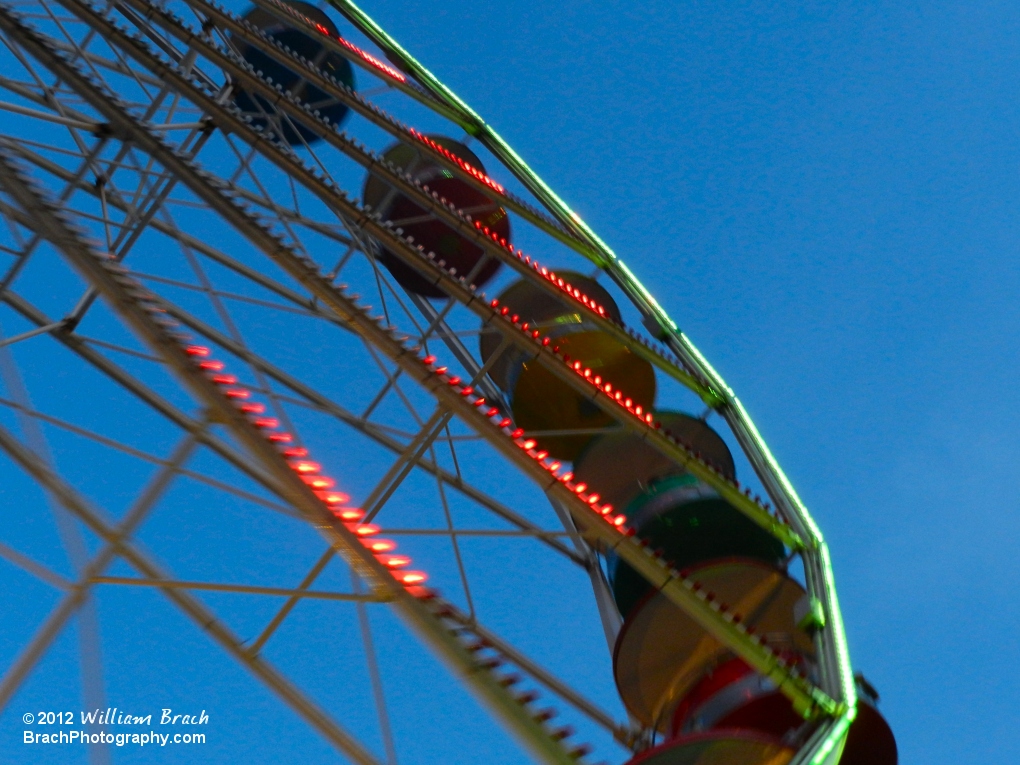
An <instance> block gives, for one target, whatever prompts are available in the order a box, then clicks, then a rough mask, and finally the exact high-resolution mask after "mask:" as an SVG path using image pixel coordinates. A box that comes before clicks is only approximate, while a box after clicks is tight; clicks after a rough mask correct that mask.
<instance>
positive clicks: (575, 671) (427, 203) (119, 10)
mask: <svg viewBox="0 0 1020 765" xmlns="http://www.w3.org/2000/svg"><path fill="white" fill-rule="evenodd" d="M0 39H2V40H3V43H4V47H3V50H2V54H0V55H2V56H3V63H2V65H0V88H2V91H3V93H2V96H0V110H2V111H3V116H2V123H0V124H2V127H0V217H2V220H3V224H2V234H0V330H2V335H0V381H2V383H0V391H2V398H0V475H2V476H3V481H4V489H3V491H4V494H0V497H4V499H3V500H2V505H0V506H2V508H3V512H4V515H5V519H6V520H5V528H6V529H8V531H5V534H6V535H7V536H5V537H0V566H2V568H0V570H2V571H3V572H4V573H3V576H4V578H5V583H6V584H5V595H4V599H5V601H6V603H5V606H6V608H5V610H6V611H8V612H9V613H17V614H19V620H18V622H19V625H21V626H18V627H17V628H16V629H15V628H13V627H12V629H11V631H10V633H9V634H10V635H12V636H13V637H12V638H11V639H10V640H8V642H7V643H6V644H5V649H4V650H5V651H6V653H5V665H4V667H5V668H4V670H3V676H2V679H0V711H2V713H3V715H5V716H6V717H7V718H8V719H9V718H10V715H11V714H13V713H15V712H16V713H17V715H18V716H19V717H20V714H21V711H23V710H21V707H20V706H17V705H15V703H14V701H15V700H20V701H24V700H25V699H35V698H37V697H38V692H37V691H34V690H33V682H36V683H37V684H38V683H39V682H41V681H39V680H38V678H39V676H40V673H43V674H44V677H49V676H48V675H45V673H46V672H48V671H50V670H48V669H47V667H51V666H56V667H63V666H65V665H68V666H70V665H69V664H67V662H71V664H73V665H74V666H75V667H76V670H75V671H76V672H78V676H79V677H80V680H76V681H75V682H74V683H72V684H71V685H72V686H73V689H74V690H73V693H74V694H75V697H76V698H80V699H81V704H80V706H82V707H83V708H89V709H91V708H96V709H107V708H109V707H110V706H111V704H109V703H108V702H113V701H114V699H113V690H112V689H111V685H112V686H117V687H121V688H124V687H128V686H129V685H130V684H127V685H126V684H125V681H123V678H124V677H125V676H130V677H133V678H138V677H143V676H144V677H148V675H146V674H145V673H147V672H151V673H153V674H152V676H151V678H150V680H148V681H146V682H151V683H160V682H163V683H165V682H168V681H167V679H166V677H165V675H161V674H159V673H160V671H161V670H160V669H159V667H158V665H160V664H164V665H165V666H166V667H170V668H171V669H170V670H166V669H164V670H162V671H163V672H164V673H165V672H171V673H172V672H176V670H174V669H173V668H174V667H176V666H178V665H177V664H175V657H178V656H184V655H188V656H189V657H190V656H192V654H191V653H190V652H196V653H194V656H201V661H202V662H203V663H202V665H201V666H202V670H201V672H200V673H199V674H203V675H206V676H207V677H208V678H209V679H210V682H220V680H221V678H226V679H223V680H222V682H224V683H235V684H237V686H236V687H238V688H250V687H252V686H251V685H243V684H241V681H239V680H237V677H236V675H237V670H238V668H240V670H242V672H241V674H242V675H244V674H245V673H247V674H246V675H245V678H246V679H245V681H244V682H246V683H251V684H254V686H257V688H258V689H260V690H259V692H264V693H265V698H263V697H261V696H260V697H257V698H256V696H255V695H254V693H255V692H254V691H252V694H253V695H252V696H251V697H250V698H248V697H245V696H244V695H243V694H242V695H241V696H239V697H238V698H236V699H234V700H233V702H231V707H232V710H233V712H232V713H234V714H236V715H237V716H238V717H240V716H242V715H243V714H244V710H245V709H246V708H248V707H249V706H258V708H259V709H263V708H265V706H264V705H266V704H268V703H270V702H268V701H266V699H271V700H272V702H271V703H272V704H275V705H277V706H278V707H279V709H281V710H284V711H285V713H286V714H287V715H290V716H291V717H293V719H295V720H300V721H301V723H302V724H303V725H305V726H306V727H307V730H309V731H311V732H314V734H316V736H318V737H319V739H318V740H320V741H321V742H324V743H325V744H326V745H328V746H329V747H332V749H333V750H335V753H336V754H337V755H338V756H339V758H340V759H341V760H342V761H350V762H356V763H395V762H397V761H398V759H399V761H402V762H408V761H415V762H439V761H442V762H455V761H464V762H478V761H493V760H495V761H503V760H502V759H500V757H502V756H503V755H502V754H497V753H495V752H494V751H493V750H491V749H489V750H487V749H486V747H487V746H491V743H486V742H491V741H492V740H495V739H491V738H488V737H489V736H490V735H491V736H502V735H503V732H505V733H508V734H509V738H512V739H513V740H514V741H515V742H517V745H519V746H520V748H521V749H520V751H521V753H522V754H518V755H514V754H511V755H506V756H507V757H509V759H507V760H506V761H508V762H509V761H519V759H520V757H522V756H525V757H530V758H531V759H532V760H533V761H536V762H542V763H562V764H567V763H575V762H596V761H603V762H612V763H632V764H633V765H695V764H696V765H786V763H796V765H809V764H810V765H823V764H827V765H836V763H840V762H842V763H844V765H893V764H894V763H895V762H896V745H895V742H894V739H893V736H892V733H891V731H890V730H889V727H888V725H887V724H886V723H885V721H884V720H883V718H882V716H881V715H880V713H879V712H878V710H877V701H878V697H877V693H876V692H875V690H874V689H873V688H872V687H871V685H870V684H869V683H868V682H867V681H866V680H865V679H864V678H863V676H861V675H860V674H858V673H856V672H855V670H854V668H853V667H852V666H851V663H850V657H849V653H848V650H847V644H846V637H845V634H844V627H843V623H842V619H841V615H840V609H839V603H838V600H837V597H836V589H835V582H834V577H833V572H832V569H831V565H830V561H829V554H828V550H827V548H826V545H825V542H824V539H823V537H822V534H821V532H820V530H819V529H818V527H817V526H816V525H815V523H814V522H813V521H812V518H811V516H810V515H809V513H808V511H807V510H806V508H805V507H804V506H803V504H802V503H801V502H800V500H799V499H798V497H797V494H796V492H795V491H794V489H793V487H792V486H791V484H790V483H789V481H788V480H787V479H786V477H785V476H784V474H783V472H782V471H781V469H780V468H779V466H778V464H777V463H776V461H775V459H774V458H773V457H772V455H771V454H770V452H769V450H768V448H767V446H766V445H765V442H764V441H763V440H762V438H761V436H760V435H759V433H758V432H757V430H756V429H755V427H754V425H753V423H752V422H751V421H750V419H749V418H748V416H747V414H746V412H745V411H744V409H743V407H742V405H741V404H740V401H739V399H737V398H736V396H735V395H734V394H733V392H732V391H731V390H730V389H729V388H728V387H727V385H726V383H725V382H724V381H723V380H722V379H721V378H720V376H719V375H718V374H717V373H716V371H715V370H714V369H713V368H712V366H711V365H710V364H709V362H708V361H707V360H706V359H705V358H704V357H703V356H702V355H701V354H700V353H699V352H698V350H697V348H696V347H695V346H694V345H693V344H692V343H691V341H690V340H689V339H688V338H687V337H686V336H685V335H684V334H683V333H682V332H680V331H679V330H678V328H677V326H676V324H675V323H674V322H673V321H672V320H671V319H670V318H669V316H667V315H666V313H665V312H664V311H663V309H662V308H661V307H660V306H659V305H658V304H657V303H656V302H655V300H654V299H653V298H652V296H651V294H650V292H649V291H648V290H647V289H646V288H645V287H644V286H642V284H640V283H639V281H638V280H637V279H636V278H635V277H634V276H633V274H632V273H631V272H630V271H629V270H628V269H627V267H626V266H625V265H624V263H623V262H622V261H621V260H620V259H619V258H618V257H617V256H616V255H615V254H614V253H613V251H612V250H611V249H610V248H609V247H608V246H607V245H606V244H605V243H604V242H603V241H602V240H601V239H600V238H599V237H598V236H597V235H596V234H595V233H594V232H593V231H592V230H591V229H590V228H589V227H588V226H587V225H586V224H585V223H584V222H583V221H582V220H581V218H580V217H579V216H578V215H576V214H575V213H574V212H572V211H571V210H570V209H569V207H568V206H567V205H566V204H565V203H564V202H563V201H562V200H560V199H559V198H558V197H557V196H556V194H555V193H554V192H553V191H552V190H551V189H550V188H549V187H548V186H546V185H545V183H543V181H542V180H541V179H540V178H539V177H538V176H537V175H536V174H535V173H534V172H533V171H532V170H531V169H530V168H529V167H528V166H527V165H526V164H525V162H524V161H523V160H522V159H521V158H520V157H519V156H518V155H517V154H515V153H514V151H513V150H512V149H511V148H510V147H509V146H508V145H507V144H506V143H505V142H504V141H503V140H502V139H501V138H500V137H499V135H498V134H497V133H496V132H495V131H494V130H493V129H492V128H491V127H490V126H489V125H487V124H486V123H485V122H484V120H483V119H482V118H481V117H480V116H479V115H477V114H476V113H475V112H474V111H472V110H471V108H470V107H469V106H467V105H466V104H465V103H464V102H463V101H461V100H460V99H459V98H458V97H457V96H456V95H454V94H453V93H452V92H451V91H450V90H449V89H448V88H446V87H445V86H444V85H443V84H442V83H441V82H440V81H439V80H437V79H436V78H435V77H434V76H433V75H432V74H431V73H430V72H429V71H428V70H427V69H425V68H424V67H423V66H422V65H421V64H420V63H418V61H416V60H415V59H414V58H413V57H412V55H411V54H410V53H408V52H407V51H406V50H405V49H404V48H402V47H401V46H400V45H399V44H398V43H397V42H396V41H395V40H393V39H392V38H391V37H390V36H388V35H387V34H386V32H385V31H383V30H382V29H381V28H380V27H379V26H378V25H377V24H376V23H375V22H374V21H373V20H372V19H371V18H369V16H367V15H366V14H365V13H364V12H363V11H362V10H360V9H359V8H358V7H356V6H355V5H354V4H353V3H351V2H348V1H347V0H328V2H327V3H325V4H323V5H322V6H320V7H317V6H313V5H310V4H307V3H304V2H298V1H297V0H291V1H290V2H284V1H283V0H254V5H253V6H251V5H249V6H247V7H238V8H236V9H233V10H231V9H226V8H224V7H222V6H220V5H218V4H216V3H215V2H212V1H211V0H167V1H166V2H153V1H152V0H119V1H117V2H105V3H104V2H98V1H97V0H0ZM582 603H583V605H579V604H582ZM29 617H31V618H29ZM72 625H73V627H74V629H73V633H74V636H73V645H72V646H71V648H70V649H69V648H68V645H67V641H68V640H72V638H69V637H68V635H69V633H70V632H71V626H72ZM111 645H116V649H115V650H114V649H112V648H111ZM209 646H212V649H210V648H209ZM68 651H70V653H71V654H73V656H72V658H70V659H69V658H68V657H67V655H65V654H68ZM54 652H57V653H58V654H60V655H59V656H58V657H57V658H56V659H51V658H50V657H51V656H52V655H53V654H54ZM61 652H62V653H61ZM579 657H580V659H581V660H580V661H579V660H578V659H579ZM437 659H438V663H436V660H437ZM189 660H190V659H189ZM54 662H56V664H54ZM61 662H64V663H63V664H62V663H61ZM221 665H226V666H227V667H229V669H220V667H221ZM582 666H590V667H595V668H598V669H599V670H600V671H599V672H588V671H582V669H580V667H582ZM602 670H604V671H602ZM54 671H55V670H54ZM220 672H223V673H226V674H223V675H220V674H219V673H220ZM230 673H233V674H230ZM160 678H162V679H160ZM178 681H179V682H181V683H193V682H199V681H198V680H192V679H185V678H184V677H178V678H177V679H175V680H173V682H175V683H176V682H178ZM139 682H142V681H139ZM51 684H52V683H51ZM409 686H413V687H409ZM36 687H38V685H37V686H36ZM131 687H133V686H131ZM189 687H190V686H189ZM231 687H234V686H231ZM465 691H466V692H467V694H465V693H464V692H465ZM466 699H470V701H468V700H466ZM451 709H455V710H458V711H457V712H456V713H455V715H454V714H452V713H451V711H450V710H451ZM463 710H470V711H463ZM126 711H130V710H126ZM142 711H144V710H142ZM228 713H231V712H229V710H228ZM26 724H27V723H26ZM119 725H121V723H119V722H117V720H116V719H114V720H111V719H109V718H107V719H105V720H97V719H93V720H91V721H90V722H89V723H88V724H87V725H86V724H85V723H84V722H83V723H82V725H81V726H79V727H82V729H83V731H84V735H87V736H92V737H94V736H96V735H97V734H100V733H102V731H103V730H106V731H107V732H114V729H116V731H117V732H122V730H123V729H122V728H121V727H118V726H119ZM263 725H264V723H263ZM104 726H105V727H104ZM210 730H212V729H210ZM425 730H428V732H429V733H428V737H427V738H428V742H427V744H426V743H423V739H424V738H425V735H424V733H423V731H425ZM490 730H491V731H493V732H492V733H491V734H490V733H489V731H490ZM479 731H481V732H479ZM29 732H33V733H38V732H40V729H39V728H32V729H31V730H30V731H29ZM210 735H212V734H210ZM26 740H27V739H26ZM499 740H502V739H499ZM28 746H31V745H30V744H25V745H24V746H23V747H21V748H19V749H17V750H14V751H15V754H16V755H17V756H20V757H24V758H25V760H24V761H29V760H30V759H31V757H32V754H31V751H30V750H29V749H26V748H24V747H28ZM224 746H226V745H224ZM473 746H474V747H475V748H474V749H472V747H473ZM221 751H224V752H226V751H231V750H229V749H223V750H221ZM72 756H73V757H77V758H79V760H81V761H84V760H85V759H88V760H90V761H94V762H107V761H116V760H117V758H118V757H119V756H120V750H119V749H116V748H113V747H109V746H103V745H102V744H100V745H97V746H89V747H85V748H83V749H79V750H75V753H74V754H73V755H70V754H69V755H68V757H69V758H70V757H72ZM201 756H206V757H207V756H209V755H206V754H204V755H201ZM199 757H200V756H199V755H195V758H196V759H195V761H199ZM515 758H516V759H515ZM67 761H70V760H67ZM224 761H226V760H224Z"/></svg>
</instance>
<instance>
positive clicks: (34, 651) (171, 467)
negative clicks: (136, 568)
mask: <svg viewBox="0 0 1020 765" xmlns="http://www.w3.org/2000/svg"><path fill="white" fill-rule="evenodd" d="M195 446H196V441H195V438H194V437H193V436H190V435H189V436H186V437H185V438H184V440H183V441H182V442H181V443H180V444H179V445H178V446H177V448H176V449H175V450H174V452H173V454H172V455H171V457H170V460H169V463H168V465H167V466H166V467H165V468H163V469H161V470H160V471H159V472H158V473H157V474H156V476H155V477H154V478H153V480H152V481H151V482H150V483H149V485H148V486H147V487H146V488H145V489H144V490H143V492H142V494H141V495H140V496H139V498H138V500H137V501H136V502H135V503H134V505H133V506H132V507H131V509H130V510H128V512H127V514H126V515H125V516H124V519H123V520H122V521H121V522H120V523H119V524H118V525H117V527H116V528H114V529H112V530H111V531H110V534H109V538H108V539H107V540H106V541H107V544H106V546H105V547H104V548H103V549H102V550H101V551H100V552H99V553H98V554H97V555H96V556H95V557H94V558H93V559H92V560H91V561H89V563H88V564H87V565H86V566H84V567H83V568H82V570H81V572H80V578H79V581H78V582H77V583H76V584H75V585H74V586H73V587H72V588H71V590H70V592H68V593H67V595H65V596H64V598H63V599H62V600H61V601H60V603H59V604H58V605H57V607H56V608H55V609H54V610H53V611H52V612H51V613H50V615H49V617H47V619H46V621H45V622H44V623H43V624H42V626H41V627H40V628H39V630H38V631H37V632H36V634H35V636H34V637H33V638H32V641H31V642H30V643H29V644H28V646H26V647H25V649H24V650H23V651H22V652H21V654H20V655H19V656H18V657H17V659H15V661H14V663H13V664H12V665H11V666H10V668H9V669H8V670H7V672H6V673H4V676H3V679H2V680H0V710H2V709H3V708H4V707H6V706H7V702H9V701H10V700H11V697H12V696H13V695H14V693H15V692H16V691H17V689H18V688H19V687H20V685H21V683H22V682H23V681H24V680H25V678H26V677H27V676H28V674H29V672H31V671H32V668H33V667H34V666H35V665H36V663H37V662H38V661H39V659H40V658H42V656H43V654H44V653H45V652H46V650H47V649H48V648H49V646H50V644H51V643H52V642H53V640H54V638H56V637H57V635H59V634H60V632H61V630H62V629H63V628H64V625H65V624H66V623H67V621H68V620H69V619H70V618H71V617H72V616H73V615H74V613H75V612H76V611H77V610H78V609H79V608H80V607H81V606H82V605H83V604H84V603H85V601H86V599H87V597H88V594H89V586H90V585H89V581H90V580H91V579H93V578H94V577H96V576H98V575H99V574H101V573H102V572H103V570H104V569H105V568H106V567H107V566H108V565H110V563H111V562H112V561H113V558H114V556H115V555H116V554H117V550H118V549H119V548H120V546H121V545H122V544H123V543H124V540H126V539H127V538H128V537H129V536H130V535H131V534H132V533H133V532H134V530H135V529H136V528H137V527H138V524H140V523H141V522H142V520H143V519H144V518H145V516H146V514H147V513H148V511H149V510H150V509H151V508H152V506H153V505H154V504H155V503H156V502H157V501H158V499H159V497H160V496H161V495H162V494H163V492H164V491H165V490H166V488H167V486H169V484H170V481H171V480H172V478H173V476H174V472H175V467H176V466H177V465H179V464H183V463H184V462H185V461H186V460H187V458H188V457H189V456H190V455H191V452H192V451H193V450H194V448H195ZM0 447H3V449H4V451H6V452H7V453H8V454H9V455H11V457H13V458H14V459H15V461H17V462H19V463H20V464H21V465H22V467H25V466H26V460H27V461H28V462H30V463H31V464H32V465H33V466H34V470H28V472H29V473H30V474H32V475H33V477H35V478H37V479H38V478H39V476H40V475H42V476H46V477H48V478H52V480H43V481H41V483H42V485H43V486H44V487H46V488H47V489H49V490H51V491H52V489H53V486H54V485H55V484H56V483H57V482H58V479H56V477H55V474H53V472H52V471H51V470H50V469H49V468H48V467H47V466H46V464H45V463H44V462H43V460H42V459H41V458H40V457H38V456H37V455H35V454H33V453H32V452H30V451H29V450H28V449H27V448H26V447H24V446H21V444H20V443H18V442H17V440H16V439H14V438H13V436H11V435H10V434H9V433H8V432H7V431H6V430H3V429H2V428H0ZM26 470H27V468H26ZM57 496H58V498H59V495H57ZM61 505H62V506H63V507H64V508H66V509H67V510H69V511H71V512H73V510H72V509H71V508H69V507H67V504H66V503H65V502H63V501H62V502H61Z"/></svg>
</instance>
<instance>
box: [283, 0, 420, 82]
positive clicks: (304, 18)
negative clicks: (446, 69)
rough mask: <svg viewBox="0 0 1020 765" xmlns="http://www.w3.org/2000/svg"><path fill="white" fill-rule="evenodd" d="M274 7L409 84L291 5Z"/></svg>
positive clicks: (399, 75)
mask: <svg viewBox="0 0 1020 765" xmlns="http://www.w3.org/2000/svg"><path fill="white" fill-rule="evenodd" d="M273 5H275V6H276V7H277V8H279V9H280V10H283V11H286V12H287V13H289V14H290V15H291V16H293V17H294V18H296V19H300V20H301V21H304V22H305V23H306V24H308V25H310V26H313V27H315V28H316V29H317V30H319V32H321V33H322V34H324V35H326V37H329V38H330V39H332V40H335V41H336V42H338V43H340V44H341V45H343V46H344V47H345V48H347V50H349V51H351V53H354V54H356V55H358V56H360V57H361V59H362V60H364V61H365V62H366V63H368V64H371V65H372V66H374V67H375V68H376V69H378V70H379V71H380V72H383V73H384V74H386V75H388V76H390V77H392V78H393V79H394V80H396V81H397V82H407V78H406V77H405V76H404V75H402V74H401V73H400V72H398V71H397V70H396V69H394V68H393V67H391V66H387V65H386V64H384V63H383V62H382V61H380V60H379V59H377V58H376V57H375V56H373V55H372V54H370V53H366V52H365V51H363V50H362V49H361V48H359V47H358V46H357V45H353V44H352V43H349V42H347V40H345V39H344V38H342V37H341V36H340V35H334V34H333V33H332V32H330V31H329V30H328V29H327V28H326V27H324V26H323V25H322V24H319V23H316V22H314V21H312V20H311V19H310V18H308V17H307V16H305V15H304V14H303V13H298V12H297V11H296V10H294V9H293V8H292V7H290V6H289V5H286V4H284V3H280V2H273Z"/></svg>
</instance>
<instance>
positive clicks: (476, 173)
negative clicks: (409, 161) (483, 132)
mask: <svg viewBox="0 0 1020 765" xmlns="http://www.w3.org/2000/svg"><path fill="white" fill-rule="evenodd" d="M407 132H409V133H410V134H411V135H413V136H414V137H415V138H417V139H418V140H419V141H421V142H422V143H423V144H425V145H426V146H429V147H430V148H432V150H433V151H436V152H438V153H440V154H442V155H443V156H444V157H446V158H447V159H448V160H450V161H451V162H453V163H454V164H455V165H457V166H458V167H460V169H461V170H463V171H464V172H465V173H467V174H468V175H470V176H472V177H473V178H477V179H478V180H479V181H481V182H482V183H484V184H485V185H486V186H488V187H489V188H490V189H492V190H493V191H496V192H498V193H500V194H503V195H506V189H504V188H503V187H502V186H501V185H500V184H498V183H496V182H495V181H494V180H492V178H490V177H489V176H487V175H486V174H485V173H483V172H482V171H481V170H478V169H477V168H475V167H474V165H471V164H469V163H467V162H465V161H464V160H462V159H461V158H460V157H458V156H457V155H456V154H454V153H453V152H452V151H450V150H449V149H447V148H444V147H443V146H441V145H439V144H438V143H436V142H435V141H433V140H432V139H431V138H429V137H428V136H427V135H423V134H422V133H419V132H418V131H417V130H415V129H414V128H413V127H409V128H408V129H407Z"/></svg>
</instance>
